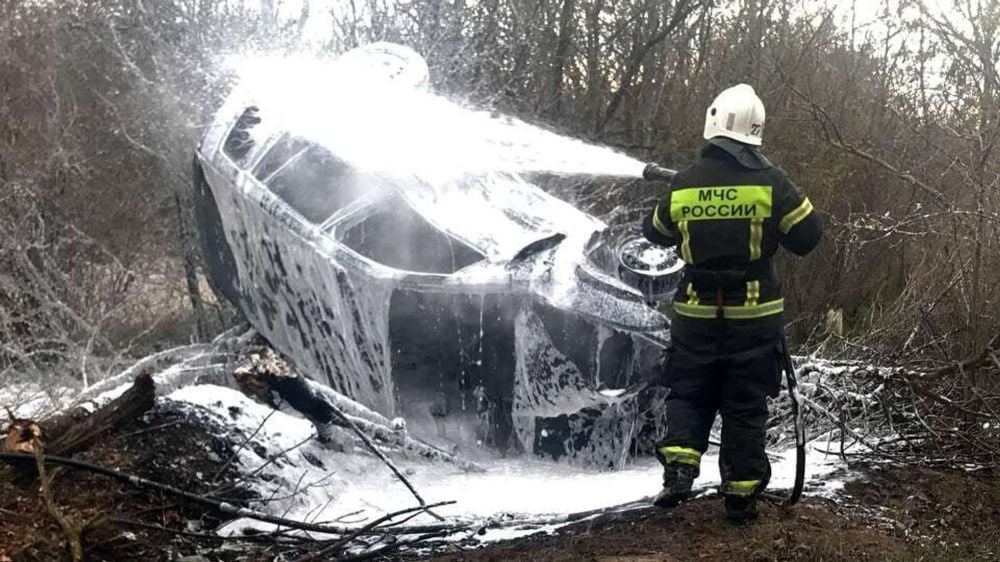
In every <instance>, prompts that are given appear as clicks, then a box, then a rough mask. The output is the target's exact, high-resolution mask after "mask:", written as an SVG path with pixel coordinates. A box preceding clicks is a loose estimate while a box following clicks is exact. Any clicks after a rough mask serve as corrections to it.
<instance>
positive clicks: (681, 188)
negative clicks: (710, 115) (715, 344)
mask: <svg viewBox="0 0 1000 562" xmlns="http://www.w3.org/2000/svg"><path fill="white" fill-rule="evenodd" d="M643 233H644V234H645V236H646V237H647V238H648V239H649V240H651V241H652V242H654V243H657V244H661V245H664V246H673V245H676V246H677V248H678V254H680V256H681V258H682V259H683V260H684V261H685V262H686V263H687V264H688V265H687V268H685V275H684V279H683V280H682V282H681V284H680V286H679V288H678V290H677V293H676V294H675V295H674V308H675V311H676V312H677V314H679V315H681V316H685V317H688V318H702V319H709V318H712V319H714V318H719V317H723V318H727V319H733V320H753V319H757V318H763V317H767V316H773V315H775V314H780V313H781V312H782V311H783V310H784V301H783V299H782V298H781V285H780V283H779V282H778V280H777V278H776V276H775V274H774V271H773V269H772V267H771V258H772V256H774V254H775V252H777V250H778V247H779V246H782V247H784V248H786V249H788V250H789V251H791V252H793V253H795V254H798V255H805V254H807V253H809V252H810V251H812V249H813V248H815V247H816V245H817V244H818V243H819V239H820V237H821V235H822V225H821V224H820V221H819V217H818V216H817V214H816V212H815V211H814V210H813V206H812V203H810V202H809V199H808V198H807V197H805V196H803V195H802V193H801V192H800V191H799V189H798V188H797V187H796V186H795V184H793V183H792V182H791V181H789V179H788V177H787V175H786V174H785V172H784V171H783V170H781V169H780V168H777V167H774V166H772V165H771V164H770V162H768V161H767V159H766V158H764V157H763V156H762V155H760V153H758V152H756V150H755V149H753V148H752V147H749V146H747V145H742V144H739V143H735V142H732V141H725V142H717V141H716V140H715V139H713V140H712V141H710V143H709V144H708V145H707V146H706V147H705V148H704V149H702V152H701V158H700V159H699V160H698V161H697V162H695V163H694V164H693V165H692V166H690V167H689V168H687V169H686V170H683V171H681V172H680V173H678V174H677V175H676V176H675V177H674V179H673V181H672V182H671V183H670V189H669V190H668V191H667V193H666V194H665V196H664V197H663V199H662V200H661V201H660V203H659V204H658V205H657V206H656V208H655V209H654V210H653V213H652V214H651V215H650V216H649V217H648V218H647V219H646V221H645V222H644V225H643Z"/></svg>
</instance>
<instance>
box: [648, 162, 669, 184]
mask: <svg viewBox="0 0 1000 562" xmlns="http://www.w3.org/2000/svg"><path fill="white" fill-rule="evenodd" d="M676 175H677V171H676V170H671V169H669V168H664V167H662V166H659V165H658V164H656V163H655V162H650V163H649V164H646V167H645V168H643V169H642V179H644V180H646V181H670V180H671V179H673V177H674V176H676Z"/></svg>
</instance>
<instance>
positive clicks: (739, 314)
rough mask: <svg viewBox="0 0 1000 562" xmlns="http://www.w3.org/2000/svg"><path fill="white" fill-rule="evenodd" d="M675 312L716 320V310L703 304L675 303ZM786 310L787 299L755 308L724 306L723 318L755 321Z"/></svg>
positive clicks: (762, 304)
mask: <svg viewBox="0 0 1000 562" xmlns="http://www.w3.org/2000/svg"><path fill="white" fill-rule="evenodd" d="M674 310H675V311H676V312H677V314H680V315H681V316H686V317H688V318H715V317H716V308H715V307H714V306H708V305H703V304H690V303H686V302H675V303H674ZM784 310H785V299H778V300H774V301H769V302H765V303H761V304H757V305H754V306H723V307H722V317H723V318H726V319H727V320H753V319H756V318H764V317H765V316H774V315H775V314H781V313H782V312H783V311H784Z"/></svg>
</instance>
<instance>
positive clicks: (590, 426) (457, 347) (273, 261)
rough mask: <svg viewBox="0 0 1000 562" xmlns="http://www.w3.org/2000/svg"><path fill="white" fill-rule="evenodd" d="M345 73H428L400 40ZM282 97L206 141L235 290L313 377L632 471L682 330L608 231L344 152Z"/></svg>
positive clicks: (666, 274)
mask: <svg viewBox="0 0 1000 562" xmlns="http://www.w3.org/2000/svg"><path fill="white" fill-rule="evenodd" d="M344 61H346V62H344ZM340 62H341V64H340V65H339V66H336V67H335V69H334V72H341V73H344V74H346V73H351V72H357V70H358V69H363V70H364V72H366V73H367V74H366V78H365V79H364V80H360V79H356V78H357V77H356V75H353V74H352V75H351V76H352V78H355V79H353V80H350V81H346V80H345V81H344V84H345V85H344V87H345V88H363V87H366V86H367V85H371V84H377V85H378V87H380V88H382V89H383V91H384V89H385V88H388V87H389V86H388V85H387V84H389V83H391V84H392V86H391V87H392V88H400V89H418V90H419V89H421V88H424V87H425V84H426V81H427V78H426V77H427V69H426V65H425V63H424V62H423V60H422V59H421V58H420V57H418V56H416V55H415V53H413V52H412V51H409V50H408V49H405V48H401V47H397V46H392V45H385V44H376V45H373V46H369V47H367V48H363V49H361V50H360V52H359V51H354V52H351V53H348V55H347V56H345V57H343V60H342V61H340ZM372 74H374V75H376V78H377V79H372ZM371 80H374V81H371ZM379 80H382V81H379ZM428 95H429V94H428ZM263 97H266V96H258V92H257V91H255V90H254V88H252V87H242V88H237V89H236V90H235V91H234V92H233V93H232V94H231V95H230V97H229V98H228V100H227V101H226V103H225V105H224V106H223V107H222V108H221V109H220V110H219V111H218V113H217V114H216V117H215V120H214V122H213V123H212V125H211V126H210V128H209V129H208V131H207V132H206V134H205V136H204V138H203V140H202V142H201V143H200V145H199V147H198V149H197V154H196V159H195V173H194V183H193V186H194V195H195V203H196V205H195V207H196V215H197V222H198V226H199V230H200V235H201V236H200V238H201V243H202V249H203V254H204V257H205V263H206V269H207V271H208V274H209V277H210V280H211V282H212V283H213V285H214V286H215V287H216V288H217V289H218V291H219V292H221V293H222V294H223V295H224V296H225V297H226V298H227V299H229V300H230V301H232V302H233V303H234V304H236V305H237V306H238V307H239V308H240V309H241V310H242V312H243V313H244V315H245V316H246V318H247V319H248V320H249V321H250V322H251V323H252V324H253V325H254V326H255V327H256V328H257V329H258V330H259V331H260V332H261V333H262V334H263V335H264V336H265V337H267V338H268V340H269V341H270V342H271V344H272V345H273V346H274V347H275V348H276V349H278V350H280V351H281V352H282V353H284V354H285V355H286V356H288V357H289V358H290V359H291V360H292V361H293V362H294V363H295V364H296V366H297V367H298V369H299V370H300V371H301V372H303V373H305V374H307V375H308V376H310V377H312V378H314V379H315V380H318V381H321V382H323V383H325V384H328V385H329V386H330V387H332V388H333V389H335V390H337V391H339V392H341V393H343V394H344V395H346V396H348V397H350V398H352V399H354V400H356V401H358V402H360V403H362V404H364V405H365V406H368V407H370V408H372V409H374V410H376V411H378V412H380V413H382V414H384V415H386V416H390V417H402V418H404V419H405V420H406V422H407V427H408V429H409V431H410V432H411V433H413V434H415V435H417V436H419V437H420V438H422V439H424V440H426V441H428V442H430V443H432V444H434V445H437V446H440V447H447V448H450V449H452V450H454V449H461V450H462V452H463V454H471V455H476V454H481V455H491V454H515V453H519V452H526V453H530V454H535V455H540V456H546V457H550V458H554V459H568V460H570V461H572V462H580V463H585V464H592V465H596V466H600V467H613V466H620V465H621V463H623V462H624V460H625V458H626V456H627V455H628V452H629V451H630V449H631V448H632V447H633V445H634V443H635V440H636V439H637V437H638V435H639V434H640V433H641V432H643V431H648V430H650V429H651V428H650V427H648V426H649V425H650V424H651V423H653V424H654V425H655V422H650V421H649V420H650V419H654V418H655V416H652V417H650V414H649V412H646V411H644V408H643V407H642V404H641V402H642V401H641V399H640V397H639V396H638V393H637V391H636V389H637V388H640V387H641V386H642V383H643V382H644V381H645V380H646V379H647V378H649V377H650V376H653V375H652V373H653V371H654V370H655V367H656V364H657V359H658V357H659V353H660V351H659V350H660V349H661V348H662V347H663V346H664V345H665V344H666V343H667V340H668V337H669V336H668V334H667V325H666V319H665V318H664V317H663V316H662V315H661V314H660V313H659V312H657V311H656V310H655V309H654V308H653V307H651V306H649V303H648V302H647V301H648V298H647V295H644V294H643V292H641V291H640V290H638V289H636V288H635V287H634V286H633V285H630V284H627V283H625V282H623V281H622V280H621V279H620V278H619V277H618V275H617V270H618V260H617V259H616V257H615V250H616V247H615V244H616V243H615V242H614V241H612V240H609V239H608V236H607V226H606V225H605V224H604V223H603V222H601V221H600V220H598V219H597V218H595V217H592V216H589V215H587V214H585V213H583V212H581V211H579V210H578V209H576V208H574V207H573V206H572V205H570V204H568V203H566V202H564V201H562V200H560V199H557V198H555V197H553V196H551V195H549V194H547V193H546V192H545V191H543V190H542V189H540V188H539V187H537V186H536V185H535V184H533V183H532V182H531V177H530V176H526V175H523V174H518V173H511V172H505V171H490V172H484V173H482V174H474V173H463V174H461V175H458V176H455V177H448V178H440V177H426V176H421V175H408V174H405V173H399V170H398V169H394V170H381V169H377V168H373V167H372V166H370V165H369V163H368V162H360V161H358V160H357V159H355V158H353V157H352V156H351V154H350V150H347V149H344V148H338V146H339V147H349V146H351V145H350V143H347V144H339V145H338V144H337V143H331V142H328V141H329V138H331V135H336V130H337V123H330V124H329V127H328V128H326V129H324V131H325V132H324V134H323V135H316V134H313V133H312V131H311V130H310V129H311V128H310V127H297V126H296V122H295V120H289V119H285V118H284V117H283V114H282V112H281V111H280V108H276V107H275V104H274V102H273V101H272V100H267V99H262V98H263ZM317 109H318V110H317V111H316V112H315V114H314V115H315V119H316V120H318V121H321V120H323V119H324V118H325V117H324V112H323V111H321V110H319V109H321V108H317ZM359 111H360V110H359ZM331 131H332V132H331ZM345 134H346V133H345ZM386 134H391V132H388V131H387V132H386ZM384 157H385V158H386V159H387V160H389V161H395V156H394V155H393V154H386V155H384ZM675 261H676V260H675ZM681 265H682V264H681V263H680V262H679V261H678V262H677V265H676V267H672V268H670V269H669V271H662V272H660V274H661V275H662V277H661V278H660V279H659V284H660V290H661V291H662V290H664V285H666V289H669V285H670V283H671V280H674V278H675V277H676V275H675V273H676V271H677V270H679V268H680V266H681ZM673 282H676V281H675V280H674V281H673ZM652 429H655V428H652Z"/></svg>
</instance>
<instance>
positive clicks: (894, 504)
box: [0, 404, 1000, 562]
mask: <svg viewBox="0 0 1000 562" xmlns="http://www.w3.org/2000/svg"><path fill="white" fill-rule="evenodd" d="M233 414H234V415H236V414H238V413H233ZM221 421H224V420H218V419H215V420H212V419H207V418H204V417H198V416H197V415H195V414H193V413H192V412H186V413H185V412H178V411H175V410H172V409H171V408H170V407H165V406H164V405H163V404H158V406H157V407H156V409H155V410H154V411H153V412H152V413H150V414H149V415H147V416H146V417H145V418H144V419H143V421H142V422H141V423H139V424H138V425H136V426H135V427H130V428H127V429H123V430H121V431H119V432H117V433H115V434H113V435H111V436H109V437H108V438H107V439H106V440H104V441H103V442H102V443H101V444H100V445H99V446H98V447H95V448H94V449H92V450H91V451H89V452H87V453H86V454H83V455H80V458H82V459H84V460H89V461H92V462H95V463H99V464H103V465H106V466H113V467H116V468H119V469H121V470H124V471H128V472H132V473H135V474H137V475H141V476H144V477H146V478H150V479H153V480H158V481H161V482H166V483H172V484H174V485H179V486H180V487H183V488H185V489H187V490H189V491H194V492H197V493H207V492H214V493H215V494H222V495H225V496H226V497H228V498H230V499H232V500H233V501H234V502H238V501H239V500H240V498H241V495H242V497H245V492H242V491H240V490H239V489H238V488H237V489H235V490H233V489H230V490H229V491H222V492H220V491H219V490H220V488H223V489H224V488H225V487H226V484H227V482H231V481H232V479H233V478H234V476H235V471H234V467H232V466H228V467H226V459H228V458H229V457H230V456H231V455H232V453H233V450H234V443H236V444H238V443H239V442H240V440H239V439H234V438H233V436H231V435H226V430H225V429H224V427H222V426H221V425H220V422H221ZM220 470H221V472H222V475H221V476H220V477H219V478H216V474H217V473H219V472H220ZM3 471H4V472H3V473H0V562H10V561H15V560H16V561H21V560H23V561H52V560H67V559H69V553H68V549H67V543H66V540H65V533H64V531H63V530H62V529H61V528H60V527H59V525H58V524H57V523H56V522H55V520H54V518H53V517H52V516H51V514H50V513H49V512H48V511H47V510H46V508H45V506H44V503H43V502H42V500H41V498H40V496H39V493H38V485H37V483H34V484H32V483H25V482H19V481H17V480H16V479H13V478H11V477H10V476H11V473H10V471H9V470H8V469H3ZM863 474H864V476H863V478H861V479H860V480H858V481H855V482H852V483H849V484H848V485H847V488H846V490H845V491H844V494H843V496H842V497H839V498H838V500H837V501H836V502H834V501H830V500H819V499H808V500H806V501H804V502H803V503H802V504H800V505H798V506H796V507H794V508H791V509H784V508H779V507H775V506H772V505H766V506H764V508H763V511H762V515H761V518H760V520H759V521H757V522H756V523H754V524H752V525H749V526H746V527H735V526H732V525H730V524H728V523H727V522H726V521H725V518H724V516H723V512H722V505H721V501H720V500H719V499H718V498H705V499H696V500H693V501H691V502H689V503H687V504H685V505H684V506H682V508H680V509H678V510H676V511H675V512H673V513H664V512H660V511H655V510H645V511H637V512H630V513H627V514H619V515H617V516H615V517H613V518H605V519H602V520H599V521H590V522H585V523H581V524H576V525H573V526H570V527H566V528H564V529H562V530H561V531H559V532H558V533H556V534H554V535H544V534H540V535H537V536H531V537H526V538H522V539H518V540H515V541H512V542H508V543H501V544H495V545H491V546H489V547H485V548H478V549H474V550H460V549H458V548H457V547H456V546H454V545H452V546H446V547H443V548H440V549H439V550H438V552H437V553H436V555H434V556H425V557H424V558H428V557H429V558H433V559H435V560H442V561H459V560H470V561H487V560H497V561H500V560H556V561H559V560H566V561H568V560H595V561H608V562H611V561H616V562H617V561H621V562H625V561H631V562H646V561H654V560H655V561H674V560H706V561H720V562H721V561H726V562H728V561H730V560H739V561H755V560H761V561H765V560H834V561H837V560H845V561H846V560H899V561H903V560H942V561H943V560H949V561H951V560H1000V475H996V474H985V473H968V472H960V471H954V470H932V469H927V468H914V467H898V466H896V467H891V466H873V467H868V468H865V469H864V470H863ZM51 490H52V494H53V497H54V499H55V502H56V504H57V508H58V510H59V512H60V514H61V515H62V516H63V517H65V518H66V519H67V520H69V521H72V522H77V523H88V525H86V530H85V531H84V533H83V534H82V539H83V546H84V552H85V554H86V557H87V558H86V559H88V560H177V559H178V558H181V557H184V556H201V558H198V557H195V558H189V559H188V560H190V561H191V562H205V561H216V560H223V561H231V560H232V561H235V560H250V561H258V560H259V561H264V560H275V559H285V560H291V559H294V558H295V557H296V555H297V553H296V552H294V551H289V550H287V549H285V550H284V551H282V549H278V548H275V547H274V545H269V544H267V542H266V541H264V542H262V543H260V544H252V543H243V542H241V543H238V544H237V543H234V542H232V541H226V540H222V539H220V538H218V537H215V536H212V535H211V531H212V529H214V527H215V526H217V525H218V524H219V523H220V520H219V519H218V518H217V517H216V516H214V515H212V514H209V513H206V512H205V511H204V510H203V509H201V508H193V507H191V506H188V505H184V504H183V503H179V502H178V501H177V500H175V499H173V498H171V497H167V496H164V495H162V494H159V493H156V492H147V491H143V490H138V489H135V488H132V487H129V486H126V485H124V484H119V483H116V482H113V481H110V480H107V479H106V478H104V477H101V476H95V475H89V474H84V473H79V472H75V471H61V472H60V473H59V474H57V475H56V477H55V480H54V482H53V485H52V487H51ZM586 492H587V491H586V490H581V491H580V493H586ZM236 547H239V548H236ZM278 556H285V558H276V557H278ZM406 558H407V559H408V560H412V559H414V558H413V557H412V556H408V557H406ZM181 559H183V558H181Z"/></svg>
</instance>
